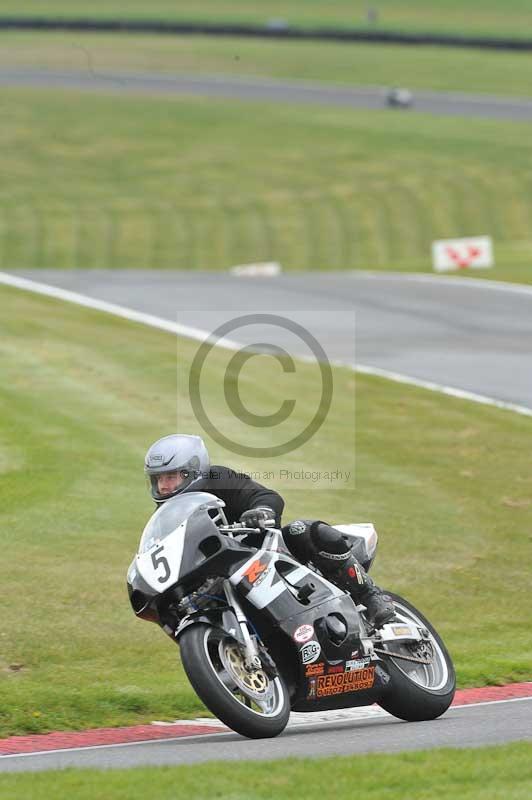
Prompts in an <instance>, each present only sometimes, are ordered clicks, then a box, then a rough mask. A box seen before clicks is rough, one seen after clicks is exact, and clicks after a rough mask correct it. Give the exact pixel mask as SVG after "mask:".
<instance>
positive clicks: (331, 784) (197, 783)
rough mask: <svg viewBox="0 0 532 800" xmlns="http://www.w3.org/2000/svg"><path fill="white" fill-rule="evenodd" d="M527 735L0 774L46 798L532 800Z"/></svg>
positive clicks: (19, 789) (23, 794) (1, 780)
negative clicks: (301, 755) (297, 755)
mask: <svg viewBox="0 0 532 800" xmlns="http://www.w3.org/2000/svg"><path fill="white" fill-rule="evenodd" d="M531 756H532V745H531V744H530V743H528V742H518V743H515V744H510V745H504V746H500V747H487V748H478V749H474V750H458V749H445V750H430V751H424V752H419V753H400V754H398V755H380V754H371V755H367V756H350V757H349V758H347V757H336V758H326V759H321V758H320V759H297V760H296V759H286V760H283V761H262V762H248V763H246V762H244V763H242V762H231V763H227V762H211V763H208V764H202V765H201V769H198V765H193V766H181V767H158V768H156V767H150V768H142V769H139V768H137V769H134V770H131V769H129V770H106V771H105V772H104V771H98V770H76V769H67V770H62V771H53V772H44V773H39V776H38V778H37V777H36V776H35V775H34V774H26V775H24V774H15V775H8V776H3V777H0V789H2V788H4V791H5V792H6V796H7V797H10V798H13V800H16V799H17V798H24V800H26V798H28V797H30V796H31V798H32V800H40V799H41V798H42V799H43V800H47V798H49V797H56V798H59V797H70V798H74V797H75V798H76V800H85V799H86V800H92V798H94V797H105V798H106V800H122V798H127V800H136V799H137V798H138V800H142V798H144V797H146V795H148V796H149V797H150V798H153V800H179V798H189V797H191V796H193V797H194V798H195V800H210V798H211V797H216V798H220V800H222V799H223V798H227V800H229V799H230V800H236V799H237V798H244V797H246V798H253V799H254V800H255V799H256V800H259V798H264V799H265V800H269V798H271V797H275V798H279V800H292V799H294V800H297V798H300V797H301V796H302V794H303V795H304V796H305V797H306V798H308V800H320V798H322V797H331V789H333V791H334V797H335V798H338V800H349V799H350V798H351V797H352V796H353V787H356V791H357V793H360V794H361V796H363V797H367V798H368V800H381V799H382V798H383V797H388V796H389V797H393V798H394V800H455V798H456V797H460V798H461V800H528V798H529V797H530V793H531V792H532V766H531V764H532V757H531Z"/></svg>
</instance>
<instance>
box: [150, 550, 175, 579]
mask: <svg viewBox="0 0 532 800" xmlns="http://www.w3.org/2000/svg"><path fill="white" fill-rule="evenodd" d="M163 550H164V547H158V548H157V550H154V551H153V553H152V554H151V561H152V564H153V569H154V570H157V567H159V566H160V565H162V566H163V567H164V575H163V576H161V577H158V578H157V580H158V581H159V583H166V581H167V580H168V578H169V577H170V566H169V564H168V561H167V560H166V558H165V557H164V556H162V555H160V554H161V553H162V552H163Z"/></svg>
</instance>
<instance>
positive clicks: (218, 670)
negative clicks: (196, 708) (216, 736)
mask: <svg viewBox="0 0 532 800" xmlns="http://www.w3.org/2000/svg"><path fill="white" fill-rule="evenodd" d="M179 645H180V648H181V661H182V663H183V668H184V670H185V672H186V674H187V677H188V679H189V681H190V683H191V684H192V687H193V688H194V690H195V692H196V694H197V695H198V697H199V698H200V700H202V701H203V703H205V705H206V706H207V708H208V709H209V710H210V711H212V713H213V714H215V715H216V716H217V717H218V719H220V720H221V721H222V722H224V723H225V724H226V725H228V726H229V727H230V728H232V729H233V730H234V731H236V732H237V733H240V734H241V735H242V736H247V737H248V738H250V739H264V738H269V737H273V736H278V735H279V734H280V733H281V732H282V731H283V730H284V729H285V727H286V724H287V722H288V718H289V717H290V700H289V696H288V690H287V688H286V686H285V684H284V681H283V680H282V678H281V677H280V676H277V677H275V678H271V677H269V676H268V675H266V673H265V672H264V670H262V669H259V670H255V671H254V672H251V673H250V672H248V671H246V670H245V667H244V661H243V654H242V651H241V648H240V645H239V644H238V642H236V641H235V640H234V639H233V638H232V637H231V636H229V634H227V633H225V631H223V630H221V629H219V628H214V627H212V626H210V625H205V624H201V625H192V626H191V627H190V628H187V629H186V630H184V631H183V633H182V635H181V638H180V641H179Z"/></svg>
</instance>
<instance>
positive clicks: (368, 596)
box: [334, 555, 395, 628]
mask: <svg viewBox="0 0 532 800" xmlns="http://www.w3.org/2000/svg"><path fill="white" fill-rule="evenodd" d="M334 582H335V583H336V584H337V586H339V587H340V588H341V589H344V590H345V591H347V592H349V594H350V595H351V597H352V598H353V600H354V601H355V603H356V604H357V605H358V604H359V603H362V605H364V606H366V617H367V618H368V621H369V622H370V623H371V624H372V625H374V626H375V628H380V627H381V626H382V625H384V624H385V623H386V622H391V621H392V620H393V618H394V617H395V609H394V606H393V603H392V602H391V599H390V597H388V595H385V594H383V592H382V589H379V587H378V586H376V585H375V583H374V582H373V581H372V580H371V578H370V577H369V575H368V573H367V572H366V570H365V569H364V567H363V566H362V564H360V562H359V561H357V559H356V558H355V557H354V556H353V555H350V556H349V559H348V560H347V561H346V562H345V564H342V566H341V568H340V569H339V570H338V571H337V572H335V574H334Z"/></svg>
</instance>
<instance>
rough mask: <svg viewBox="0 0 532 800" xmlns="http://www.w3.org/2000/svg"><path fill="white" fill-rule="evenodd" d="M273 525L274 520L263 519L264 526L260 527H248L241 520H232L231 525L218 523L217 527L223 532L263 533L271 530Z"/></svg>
mask: <svg viewBox="0 0 532 800" xmlns="http://www.w3.org/2000/svg"><path fill="white" fill-rule="evenodd" d="M273 527H275V520H274V519H267V520H265V521H264V527H262V528H250V527H249V526H248V525H245V524H244V523H243V522H233V523H232V524H231V525H220V528H219V529H220V530H221V531H222V532H223V533H233V532H238V533H265V531H267V530H271V529H272V528H273Z"/></svg>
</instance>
